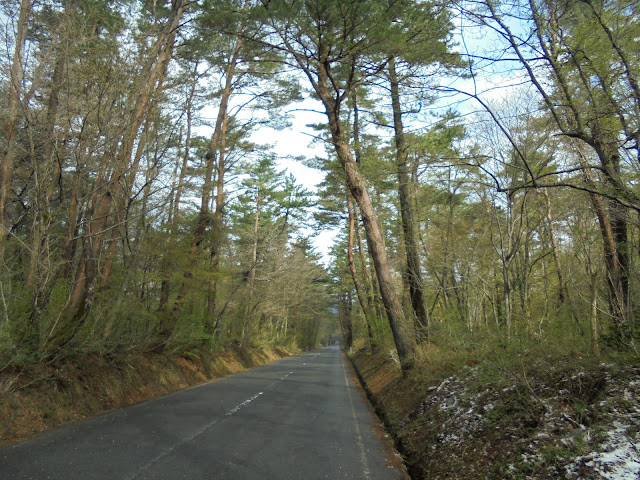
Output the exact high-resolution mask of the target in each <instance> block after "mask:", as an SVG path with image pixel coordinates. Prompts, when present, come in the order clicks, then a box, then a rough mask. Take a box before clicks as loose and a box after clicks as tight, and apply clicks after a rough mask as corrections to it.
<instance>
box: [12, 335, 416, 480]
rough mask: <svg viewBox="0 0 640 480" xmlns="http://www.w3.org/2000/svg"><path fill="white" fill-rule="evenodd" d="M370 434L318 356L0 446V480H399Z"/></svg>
mask: <svg viewBox="0 0 640 480" xmlns="http://www.w3.org/2000/svg"><path fill="white" fill-rule="evenodd" d="M0 420H1V419H0ZM380 431H381V430H380V426H379V423H378V420H377V419H376V418H375V417H374V416H373V415H372V414H371V411H370V407H369V405H367V403H366V401H365V400H364V399H363V397H362V394H361V391H360V387H359V386H356V385H355V384H354V380H353V377H352V375H351V370H350V366H349V365H347V364H346V361H345V359H344V358H343V356H342V354H341V352H340V351H339V350H338V349H337V348H336V347H328V348H324V349H322V350H317V351H315V352H311V353H306V354H304V355H299V356H296V357H290V358H285V359H283V360H280V361H278V362H275V363H272V364H269V365H266V366H263V367H259V368H254V369H252V370H249V371H246V372H243V373H240V374H237V375H233V376H231V377H227V378H223V379H221V380H217V381H214V382H211V383H207V384H204V385H200V386H198V387H194V388H190V389H187V390H182V391H180V392H176V393H172V394H169V395H165V396H162V397H159V398H156V399H154V400H150V401H148V402H144V403H141V404H138V405H134V406H132V407H128V408H123V409H120V410H116V411H113V412H111V413H107V414H104V415H100V416H98V417H95V418H92V419H89V420H84V421H81V422H75V423H70V424H67V425H64V426H62V427H59V428H56V429H54V430H51V431H49V432H45V433H43V434H41V435H38V436H37V437H34V438H33V439H30V440H27V441H24V442H21V443H17V444H14V445H10V446H8V447H3V448H1V449H0V479H2V480H13V479H60V480H68V479H83V480H85V479H110V480H119V479H126V480H133V479H157V480H162V479H181V478H184V479H193V480H196V479H234V480H236V479H237V480H253V479H260V480H266V479H278V480H280V479H283V480H286V479H291V480H305V479H325V478H328V479H342V478H348V479H372V480H386V479H401V478H407V477H406V476H405V475H404V474H403V473H402V472H401V471H399V469H398V468H397V467H393V466H391V464H395V465H397V464H398V463H399V462H398V461H397V459H396V458H394V454H393V452H392V450H391V448H390V446H389V442H388V440H386V439H384V438H383V437H382V435H380Z"/></svg>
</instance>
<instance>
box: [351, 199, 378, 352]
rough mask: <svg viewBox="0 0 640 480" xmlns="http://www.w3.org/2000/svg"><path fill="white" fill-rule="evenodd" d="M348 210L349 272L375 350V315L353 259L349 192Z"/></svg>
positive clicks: (352, 231)
mask: <svg viewBox="0 0 640 480" xmlns="http://www.w3.org/2000/svg"><path fill="white" fill-rule="evenodd" d="M347 210H348V211H349V219H348V221H349V237H348V242H347V259H348V262H349V271H350V272H351V278H353V285H354V286H355V289H356V295H357V296H358V301H359V302H360V306H361V307H362V313H363V314H364V321H365V323H366V324H367V334H368V336H369V345H370V346H371V348H372V349H373V348H374V346H375V338H374V335H373V328H372V325H371V324H372V321H373V315H372V313H371V306H370V305H369V301H368V299H367V296H366V293H365V292H364V289H363V288H362V284H361V283H360V277H358V272H357V270H356V263H355V260H354V258H353V237H354V233H355V223H356V218H355V212H354V209H353V201H352V200H351V195H350V194H349V192H347Z"/></svg>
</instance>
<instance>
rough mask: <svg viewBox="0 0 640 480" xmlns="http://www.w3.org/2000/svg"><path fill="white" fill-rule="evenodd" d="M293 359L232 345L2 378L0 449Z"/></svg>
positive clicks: (50, 367)
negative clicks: (100, 415)
mask: <svg viewBox="0 0 640 480" xmlns="http://www.w3.org/2000/svg"><path fill="white" fill-rule="evenodd" d="M294 353H297V352H296V351H295V350H293V349H291V348H284V347H265V346H262V347H256V346H251V347H249V346H239V345H234V346H231V347H228V348H226V349H225V350H222V351H220V352H212V351H205V350H201V351H199V350H191V351H189V352H188V353H182V354H177V353H175V354H167V353H146V354H140V353H131V354H128V355H118V356H116V357H113V358H105V357H100V356H92V357H79V358H73V357H69V358H66V359H65V360H62V361H59V362H57V363H51V364H39V365H38V364H36V365H32V364H31V365H25V366H21V367H7V368H5V369H4V370H3V371H1V372H0V420H1V421H0V444H8V443H12V442H15V441H18V440H21V439H24V438H27V437H29V436H32V435H34V434H36V433H38V432H41V431H44V430H47V429H50V428H52V427H55V426H57V425H60V424H63V423H66V422H70V421H74V420H79V419H82V418H86V417H89V416H92V415H96V414H98V413H102V412H105V411H108V410H112V409H114V408H119V407H124V406H127V405H132V404H134V403H137V402H141V401H143V400H148V399H150V398H153V397H156V396H158V395H162V394H165V393H169V392H173V391H175V390H179V389H181V388H185V387H190V386H193V385H197V384H199V383H202V382H206V381H209V380H212V379H215V378H220V377H223V376H226V375H230V374H234V373H238V372H241V371H243V370H246V369H247V368H251V367H255V366H258V365H263V364H266V363H269V362H271V361H273V360H277V359H279V358H282V357H285V356H288V355H291V354H294Z"/></svg>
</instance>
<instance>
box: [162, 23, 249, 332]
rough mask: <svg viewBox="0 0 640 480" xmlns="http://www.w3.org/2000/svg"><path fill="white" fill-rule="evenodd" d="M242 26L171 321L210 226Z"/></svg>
mask: <svg viewBox="0 0 640 480" xmlns="http://www.w3.org/2000/svg"><path fill="white" fill-rule="evenodd" d="M242 29H243V24H242V25H241V26H240V29H239V32H238V36H237V38H236V46H235V49H234V52H233V55H232V58H231V61H230V63H229V67H228V68H227V71H226V73H225V86H224V89H223V90H222V95H221V97H220V106H219V107H218V116H217V118H216V126H215V129H214V131H213V135H212V136H211V142H210V144H209V151H208V152H207V156H206V161H207V167H206V172H205V178H204V185H203V186H202V204H201V206H200V215H199V216H198V223H197V225H196V228H195V230H194V232H193V240H192V241H191V248H190V250H189V256H188V260H187V266H186V268H185V271H184V275H183V280H182V284H181V286H180V290H179V292H178V296H177V298H176V303H175V306H174V308H173V312H172V314H171V317H172V318H171V322H170V323H171V324H173V323H174V322H175V320H176V318H177V316H178V314H179V313H180V312H181V311H182V306H183V305H182V304H183V302H184V298H185V296H186V295H187V293H188V292H189V288H190V283H191V279H192V278H193V267H194V266H195V263H196V256H197V254H198V250H199V249H200V243H202V241H203V240H204V237H205V233H206V230H207V226H208V225H209V222H210V218H209V217H210V215H209V201H210V199H211V193H212V190H213V171H214V169H215V166H216V157H217V154H218V150H219V147H218V142H219V141H220V136H221V135H222V128H223V124H224V122H225V118H226V116H227V110H228V106H229V98H230V97H231V94H232V92H233V77H234V75H235V73H236V69H237V66H238V62H239V58H240V51H241V49H242V46H243V41H242ZM169 328H172V325H169Z"/></svg>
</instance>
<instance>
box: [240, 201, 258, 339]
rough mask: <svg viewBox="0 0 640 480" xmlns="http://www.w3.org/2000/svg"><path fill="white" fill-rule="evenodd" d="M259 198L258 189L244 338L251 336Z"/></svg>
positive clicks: (256, 260)
mask: <svg viewBox="0 0 640 480" xmlns="http://www.w3.org/2000/svg"><path fill="white" fill-rule="evenodd" d="M261 200H262V196H261V192H260V190H258V192H257V193H256V217H255V220H254V223H253V252H252V256H251V269H250V270H249V298H248V299H247V309H246V311H245V319H244V330H243V334H242V336H243V337H244V338H251V332H250V329H251V327H252V321H251V317H252V313H253V310H252V304H253V294H254V288H255V284H256V265H257V263H258V227H259V226H260V206H261Z"/></svg>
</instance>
